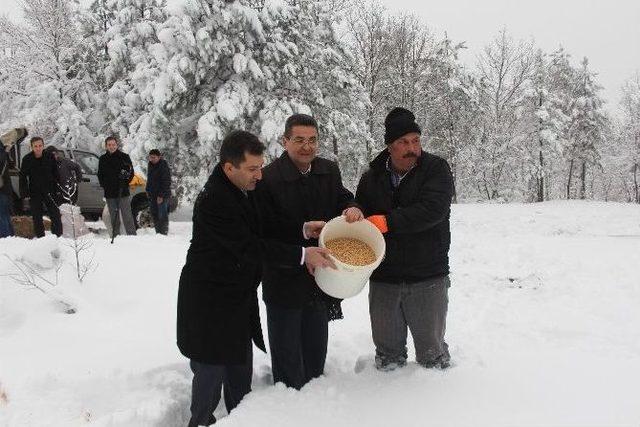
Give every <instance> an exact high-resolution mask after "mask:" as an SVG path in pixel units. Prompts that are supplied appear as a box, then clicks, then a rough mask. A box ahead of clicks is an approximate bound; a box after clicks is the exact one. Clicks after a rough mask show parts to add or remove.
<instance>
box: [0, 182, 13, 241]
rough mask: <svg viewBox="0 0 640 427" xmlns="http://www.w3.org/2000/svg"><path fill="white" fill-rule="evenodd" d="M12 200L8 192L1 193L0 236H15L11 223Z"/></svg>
mask: <svg viewBox="0 0 640 427" xmlns="http://www.w3.org/2000/svg"><path fill="white" fill-rule="evenodd" d="M9 203H10V200H9V198H8V197H7V195H6V194H4V193H0V237H9V236H13V226H12V225H11V208H10V204H9Z"/></svg>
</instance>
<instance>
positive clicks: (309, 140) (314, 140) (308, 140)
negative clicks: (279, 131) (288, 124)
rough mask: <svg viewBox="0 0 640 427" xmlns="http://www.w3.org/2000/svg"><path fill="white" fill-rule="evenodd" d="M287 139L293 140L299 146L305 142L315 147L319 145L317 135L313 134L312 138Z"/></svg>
mask: <svg viewBox="0 0 640 427" xmlns="http://www.w3.org/2000/svg"><path fill="white" fill-rule="evenodd" d="M287 140H289V141H291V142H292V143H293V144H294V145H296V146H297V147H302V146H303V145H304V144H309V145H310V146H311V147H315V146H316V145H318V138H316V137H315V136H312V137H311V138H302V137H296V138H287Z"/></svg>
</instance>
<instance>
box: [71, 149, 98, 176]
mask: <svg viewBox="0 0 640 427" xmlns="http://www.w3.org/2000/svg"><path fill="white" fill-rule="evenodd" d="M73 155H74V158H75V161H76V163H78V164H79V165H80V168H81V169H82V173H85V174H87V175H97V174H98V162H99V159H98V156H96V155H95V154H91V153H83V152H82V151H76V152H74V153H73Z"/></svg>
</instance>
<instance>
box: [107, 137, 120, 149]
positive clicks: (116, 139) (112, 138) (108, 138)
mask: <svg viewBox="0 0 640 427" xmlns="http://www.w3.org/2000/svg"><path fill="white" fill-rule="evenodd" d="M111 140H113V141H115V142H116V143H118V138H116V137H115V136H113V135H110V136H108V137H106V138H105V139H104V145H105V147H106V145H107V142H109V141H111Z"/></svg>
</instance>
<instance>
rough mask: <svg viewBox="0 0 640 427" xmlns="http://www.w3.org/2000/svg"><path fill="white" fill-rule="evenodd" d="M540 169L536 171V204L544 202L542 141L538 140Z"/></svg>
mask: <svg viewBox="0 0 640 427" xmlns="http://www.w3.org/2000/svg"><path fill="white" fill-rule="evenodd" d="M539 154H540V169H539V171H538V180H537V181H538V202H544V156H543V154H542V140H540V152H539Z"/></svg>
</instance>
